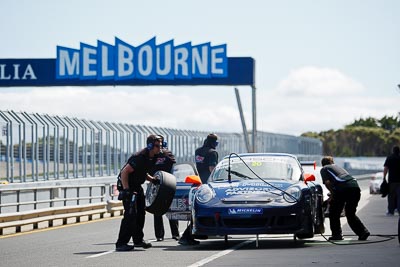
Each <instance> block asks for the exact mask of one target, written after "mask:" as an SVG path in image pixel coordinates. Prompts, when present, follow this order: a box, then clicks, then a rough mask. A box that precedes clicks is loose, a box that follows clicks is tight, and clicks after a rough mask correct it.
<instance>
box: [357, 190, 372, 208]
mask: <svg viewBox="0 0 400 267" xmlns="http://www.w3.org/2000/svg"><path fill="white" fill-rule="evenodd" d="M370 197H371V195H370V194H369V189H365V190H363V191H361V199H360V202H358V204H359V205H358V206H357V210H362V209H363V208H364V207H365V206H366V205H367V204H368V203H369V200H370Z"/></svg>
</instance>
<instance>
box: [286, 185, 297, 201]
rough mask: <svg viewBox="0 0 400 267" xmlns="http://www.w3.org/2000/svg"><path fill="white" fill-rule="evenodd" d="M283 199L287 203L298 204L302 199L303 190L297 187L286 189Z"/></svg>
mask: <svg viewBox="0 0 400 267" xmlns="http://www.w3.org/2000/svg"><path fill="white" fill-rule="evenodd" d="M283 198H284V199H285V200H286V201H287V202H297V201H299V200H300V198H301V189H300V188H299V187H297V186H292V187H289V188H288V189H286V191H285V192H284V193H283Z"/></svg>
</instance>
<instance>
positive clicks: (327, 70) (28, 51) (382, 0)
mask: <svg viewBox="0 0 400 267" xmlns="http://www.w3.org/2000/svg"><path fill="white" fill-rule="evenodd" d="M399 10H400V1H397V0H331V1H327V0H326V1H313V0H280V1H278V0H274V1H272V0H263V1H255V0H250V1H239V0H218V1H215V0H202V1H188V0H169V1H162V0H155V1H150V0H149V1H137V0H126V1H123V0H113V1H105V0H85V1H81V0H68V1H67V0H59V1H52V0H35V1H31V0H24V1H22V0H2V1H1V2H0V37H1V42H0V58H2V59H6V58H56V47H57V45H60V46H65V47H70V48H76V49H79V46H80V43H81V42H82V43H86V44H90V45H93V46H96V45H97V40H100V41H103V42H107V43H110V44H114V40H115V38H116V37H117V38H119V39H121V40H124V41H125V42H127V43H129V44H131V45H134V46H136V45H140V44H142V43H144V42H146V41H148V40H149V39H151V38H153V37H156V43H157V44H161V43H164V42H166V41H169V40H171V39H173V40H174V45H175V46H176V45H179V44H183V43H187V42H191V43H192V45H197V44H203V43H206V42H211V45H213V46H215V45H221V44H226V45H227V55H228V57H252V58H253V59H254V60H255V62H256V63H255V64H256V66H255V69H256V72H255V80H256V90H255V92H256V94H255V97H256V118H257V126H256V129H257V130H259V131H265V132H272V133H281V134H289V135H296V136H297V135H300V134H302V133H304V132H308V131H311V132H321V131H327V130H331V129H333V130H337V129H341V128H343V127H344V126H345V125H346V124H350V123H352V122H354V120H356V119H360V118H367V117H374V118H377V119H380V118H382V117H383V116H398V114H399V112H400V89H399V88H398V86H397V85H398V84H400V27H399V25H400V16H399V15H398V11H399ZM237 88H238V89H239V94H240V98H241V103H242V107H243V112H244V117H245V122H246V125H247V128H248V129H252V127H253V126H252V108H253V106H252V89H251V88H250V87H249V86H239V87H237ZM0 110H2V111H8V110H13V111H15V112H20V111H24V112H28V113H39V114H48V115H58V116H68V117H76V118H79V119H89V120H95V121H109V122H117V123H129V124H134V125H148V126H159V127H167V128H175V129H185V130H196V131H206V132H238V133H240V132H242V124H241V121H240V115H239V111H238V105H237V100H236V97H235V92H234V87H233V86H191V87H190V86H189V87H188V86H175V87H172V86H147V87H138V86H135V87H133V86H101V87H100V86H98V87H29V88H27V87H8V88H4V87H3V88H2V87H0Z"/></svg>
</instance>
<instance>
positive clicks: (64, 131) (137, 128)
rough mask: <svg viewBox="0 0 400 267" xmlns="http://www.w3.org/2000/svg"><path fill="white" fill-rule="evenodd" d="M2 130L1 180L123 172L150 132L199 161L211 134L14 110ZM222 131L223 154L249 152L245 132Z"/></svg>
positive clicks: (302, 140)
mask: <svg viewBox="0 0 400 267" xmlns="http://www.w3.org/2000/svg"><path fill="white" fill-rule="evenodd" d="M0 129H1V135H0V181H1V180H3V181H8V182H9V183H23V182H35V181H47V180H64V179H74V178H85V177H103V176H111V175H115V174H118V172H119V170H120V168H121V167H122V166H123V164H124V163H125V162H126V160H127V159H128V157H129V156H130V155H131V154H132V153H134V152H136V151H138V150H140V149H141V148H144V147H145V146H146V138H147V136H148V135H149V134H161V135H163V136H164V138H165V139H166V141H167V142H168V147H169V149H170V150H171V151H172V152H173V153H174V155H175V157H176V159H177V162H193V161H194V152H195V149H196V148H197V147H199V146H201V145H202V144H203V142H204V139H205V138H206V136H207V135H208V134H209V133H210V132H205V131H192V130H179V129H172V128H164V127H154V126H145V125H132V124H127V123H116V122H101V121H93V120H87V119H78V118H69V117H60V116H50V115H47V114H37V113H33V114H28V113H27V112H14V111H0ZM216 134H217V135H218V136H219V137H220V144H219V146H218V148H217V150H218V152H219V155H220V158H222V157H224V156H226V155H229V153H232V152H234V153H243V152H248V150H247V148H246V144H245V137H244V136H243V134H240V133H224V132H216ZM249 135H250V136H251V138H252V140H253V142H255V145H254V147H255V148H256V151H257V152H282V153H291V154H295V155H298V156H301V157H315V156H320V155H321V154H322V143H321V141H320V140H317V139H313V138H307V137H298V136H290V135H283V134H274V133H267V132H260V131H257V135H256V136H255V138H254V137H253V136H252V134H251V133H250V134H249ZM246 138H248V137H246Z"/></svg>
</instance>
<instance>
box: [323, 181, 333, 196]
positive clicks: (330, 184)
mask: <svg viewBox="0 0 400 267" xmlns="http://www.w3.org/2000/svg"><path fill="white" fill-rule="evenodd" d="M324 184H325V186H326V188H328V190H329V192H331V194H332V193H333V188H332V183H331V181H329V180H326V181H325V182H324Z"/></svg>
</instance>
